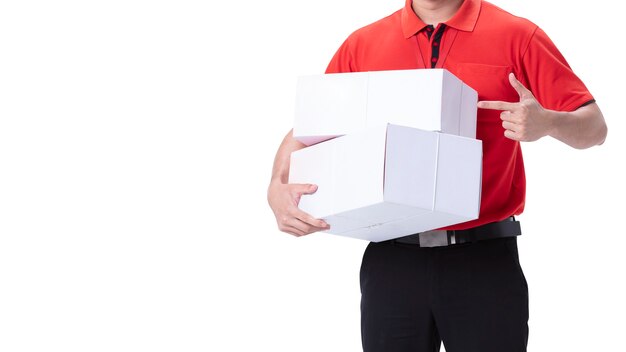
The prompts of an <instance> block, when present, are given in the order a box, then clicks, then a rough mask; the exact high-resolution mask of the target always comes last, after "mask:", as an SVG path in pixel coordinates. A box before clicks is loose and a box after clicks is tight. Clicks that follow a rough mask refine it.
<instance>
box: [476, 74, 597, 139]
mask: <svg viewBox="0 0 626 352" xmlns="http://www.w3.org/2000/svg"><path fill="white" fill-rule="evenodd" d="M509 81H510V82H511V86H513V88H515V90H516V91H517V93H518V94H519V96H520V101H519V103H509V102H503V101H481V102H479V103H478V107H479V108H481V109H493V110H502V113H501V114H500V118H501V119H502V127H503V128H504V136H505V137H507V138H510V139H513V140H516V141H524V142H530V141H536V140H538V139H539V138H541V137H544V136H551V137H554V138H556V139H557V140H559V141H561V142H563V143H565V144H567V145H569V146H571V147H574V148H577V149H585V148H589V147H593V146H594V145H599V144H602V143H604V140H605V139H606V134H607V127H606V123H605V122H604V116H603V115H602V112H601V111H600V108H599V107H598V105H597V104H596V103H591V104H589V105H585V106H583V107H580V108H578V109H577V110H575V111H572V112H564V111H554V110H548V109H544V108H543V107H542V106H541V105H540V104H539V102H538V101H537V100H536V99H535V97H534V96H533V94H532V92H531V91H529V90H528V89H526V87H524V86H523V85H522V84H521V83H520V82H519V81H518V80H517V79H516V78H515V76H514V75H513V74H510V75H509Z"/></svg>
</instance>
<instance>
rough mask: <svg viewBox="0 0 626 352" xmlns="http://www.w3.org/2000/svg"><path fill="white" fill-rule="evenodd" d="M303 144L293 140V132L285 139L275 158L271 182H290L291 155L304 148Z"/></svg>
mask: <svg viewBox="0 0 626 352" xmlns="http://www.w3.org/2000/svg"><path fill="white" fill-rule="evenodd" d="M304 147H305V145H304V144H303V143H300V142H298V141H297V140H296V139H294V138H293V131H289V133H287V135H286V136H285V138H283V141H282V143H281V144H280V147H278V151H277V152H276V157H275V158H274V166H273V167H272V179H271V182H280V183H287V182H288V180H289V160H290V157H291V153H292V152H294V151H296V150H299V149H302V148H304Z"/></svg>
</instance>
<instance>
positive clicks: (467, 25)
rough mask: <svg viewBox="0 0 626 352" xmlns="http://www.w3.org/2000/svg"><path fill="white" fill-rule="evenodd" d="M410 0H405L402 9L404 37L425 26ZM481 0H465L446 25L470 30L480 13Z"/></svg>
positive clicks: (461, 29) (466, 30)
mask: <svg viewBox="0 0 626 352" xmlns="http://www.w3.org/2000/svg"><path fill="white" fill-rule="evenodd" d="M412 2H413V1H412V0H406V4H405V6H404V9H403V10H402V32H403V33H404V37H405V38H409V37H411V36H413V35H414V34H415V33H417V32H419V31H421V30H422V29H424V27H426V23H424V22H423V21H422V20H421V19H420V18H419V17H417V15H416V14H415V12H413V8H412V7H411V4H412ZM480 5H481V0H465V1H463V4H462V5H461V7H460V8H459V10H458V11H457V12H456V13H455V14H454V16H452V18H451V19H449V20H448V21H446V22H445V24H446V25H447V26H448V27H453V28H456V29H458V30H460V31H465V32H471V31H473V30H474V27H475V26H476V21H477V20H478V14H479V13H480Z"/></svg>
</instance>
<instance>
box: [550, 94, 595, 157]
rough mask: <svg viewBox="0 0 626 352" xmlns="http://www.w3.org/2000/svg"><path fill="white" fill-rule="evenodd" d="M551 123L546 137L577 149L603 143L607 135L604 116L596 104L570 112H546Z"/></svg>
mask: <svg viewBox="0 0 626 352" xmlns="http://www.w3.org/2000/svg"><path fill="white" fill-rule="evenodd" d="M546 113H547V114H548V118H549V120H550V121H551V123H550V125H551V128H550V131H549V132H548V135H550V136H551V137H553V138H556V139H557V140H559V141H561V142H563V143H565V144H567V145H569V146H571V147H574V148H577V149H586V148H589V147H593V146H595V145H599V144H602V143H604V140H605V138H606V134H607V127H606V123H605V122H604V116H602V112H601V111H600V108H599V107H598V105H597V104H596V103H592V104H589V105H586V106H583V107H581V108H579V109H577V110H575V111H572V112H561V111H552V110H546Z"/></svg>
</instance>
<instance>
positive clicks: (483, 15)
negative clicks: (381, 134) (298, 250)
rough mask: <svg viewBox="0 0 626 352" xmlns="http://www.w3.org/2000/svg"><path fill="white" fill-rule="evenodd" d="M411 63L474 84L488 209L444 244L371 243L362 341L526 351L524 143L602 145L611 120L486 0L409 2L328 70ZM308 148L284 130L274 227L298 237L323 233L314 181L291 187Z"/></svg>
mask: <svg viewBox="0 0 626 352" xmlns="http://www.w3.org/2000/svg"><path fill="white" fill-rule="evenodd" d="M415 68H422V69H428V68H445V69H447V70H449V71H450V72H452V73H453V74H455V75H456V76H457V77H459V78H460V79H461V80H463V81H464V82H465V83H467V84H468V85H469V86H471V87H473V88H474V89H476V90H477V91H478V95H479V100H480V101H479V103H478V117H477V119H478V121H477V138H478V139H480V140H482V142H483V187H482V196H481V211H480V216H479V218H478V219H477V220H474V221H470V222H466V223H463V224H458V225H455V226H450V227H448V228H445V229H443V230H447V231H439V232H437V231H435V232H432V234H437V235H438V234H439V233H443V234H447V235H448V239H447V241H446V243H444V244H443V245H442V244H439V245H437V246H428V245H425V243H424V234H416V235H412V236H408V237H406V238H401V239H398V240H392V241H385V242H381V243H370V244H369V246H368V248H367V249H366V251H365V254H364V256H363V262H362V265H361V292H362V300H361V330H362V342H363V348H364V350H365V351H386V352H393V351H416V352H417V351H420V352H421V351H439V349H440V345H441V341H442V340H443V342H444V343H445V345H446V350H447V351H448V352H471V351H481V352H489V351H494V352H503V351H526V345H527V341H528V325H527V322H528V286H527V284H526V280H525V278H524V274H523V272H522V269H521V267H520V264H519V258H518V251H517V242H516V237H515V236H516V235H518V234H519V233H515V232H516V231H515V227H514V226H511V224H515V223H516V222H515V221H514V218H513V216H514V215H519V214H521V213H522V211H523V209H524V197H525V175H524V165H523V160H522V152H521V146H520V141H526V142H528V141H535V140H538V139H540V138H542V137H545V136H550V137H553V138H556V139H557V140H560V141H562V142H563V143H566V144H568V145H570V146H572V147H574V148H579V149H582V148H588V147H591V146H594V145H599V144H602V143H603V142H604V139H605V138H606V133H607V128H606V124H605V122H604V118H603V116H602V113H601V112H600V110H599V108H598V106H597V104H596V103H595V100H594V99H593V96H592V95H591V94H590V93H589V92H588V90H587V88H586V87H585V86H584V84H583V83H582V82H581V81H580V79H579V78H578V77H577V76H576V75H575V74H574V73H573V72H572V70H571V69H570V67H569V66H568V64H567V62H566V61H565V59H564V58H563V57H562V55H561V54H560V52H559V51H558V50H557V48H556V47H555V46H554V44H553V43H552V42H551V41H550V39H549V38H548V36H547V35H546V34H545V33H544V32H543V31H542V30H541V29H539V28H538V27H537V26H536V25H534V24H533V23H531V22H529V21H527V20H525V19H522V18H519V17H515V16H513V15H511V14H509V13H507V12H505V11H503V10H501V9H499V8H498V7H496V6H494V5H492V4H490V3H488V2H485V1H481V0H464V1H463V0H413V1H411V0H407V2H406V5H405V7H404V8H403V9H401V10H399V11H397V12H395V13H394V14H392V15H391V16H388V17H385V18H383V19H381V20H379V21H377V22H375V23H373V24H371V25H368V26H366V27H364V28H361V29H359V30H357V31H356V32H354V33H352V35H350V36H349V37H348V39H347V40H346V41H345V42H344V43H343V45H342V46H341V47H340V48H339V50H338V51H337V53H336V54H335V56H334V57H333V58H332V60H331V62H330V64H329V66H328V69H327V71H326V73H339V72H355V71H376V70H399V69H415ZM416 108H419V107H416ZM303 147H304V145H302V144H300V143H299V142H297V141H296V140H294V139H293V138H292V135H291V132H290V133H288V134H287V136H286V137H285V138H284V140H283V142H282V144H281V146H280V147H279V149H278V152H277V155H276V159H275V162H274V168H273V175H272V180H271V182H270V186H269V189H268V201H269V204H270V206H271V207H272V210H273V211H274V214H275V215H276V220H277V222H278V227H279V229H280V230H281V231H284V232H287V233H290V234H292V235H294V236H303V235H307V234H310V233H313V232H316V231H321V230H326V229H328V225H327V224H326V223H325V222H324V221H323V220H321V219H315V218H313V217H311V216H310V215H309V214H306V213H304V212H302V211H301V210H299V209H298V207H297V205H298V202H299V199H300V197H301V196H303V195H306V194H311V193H314V192H315V191H316V186H315V185H302V184H288V183H287V180H288V173H289V155H290V154H291V152H292V151H295V150H297V149H300V148H303ZM518 229H519V228H518ZM452 230H454V231H452ZM451 234H452V235H456V236H457V240H456V241H451V240H450V236H451ZM477 234H479V235H480V236H478V235H477ZM420 239H421V240H422V242H421V244H420Z"/></svg>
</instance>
